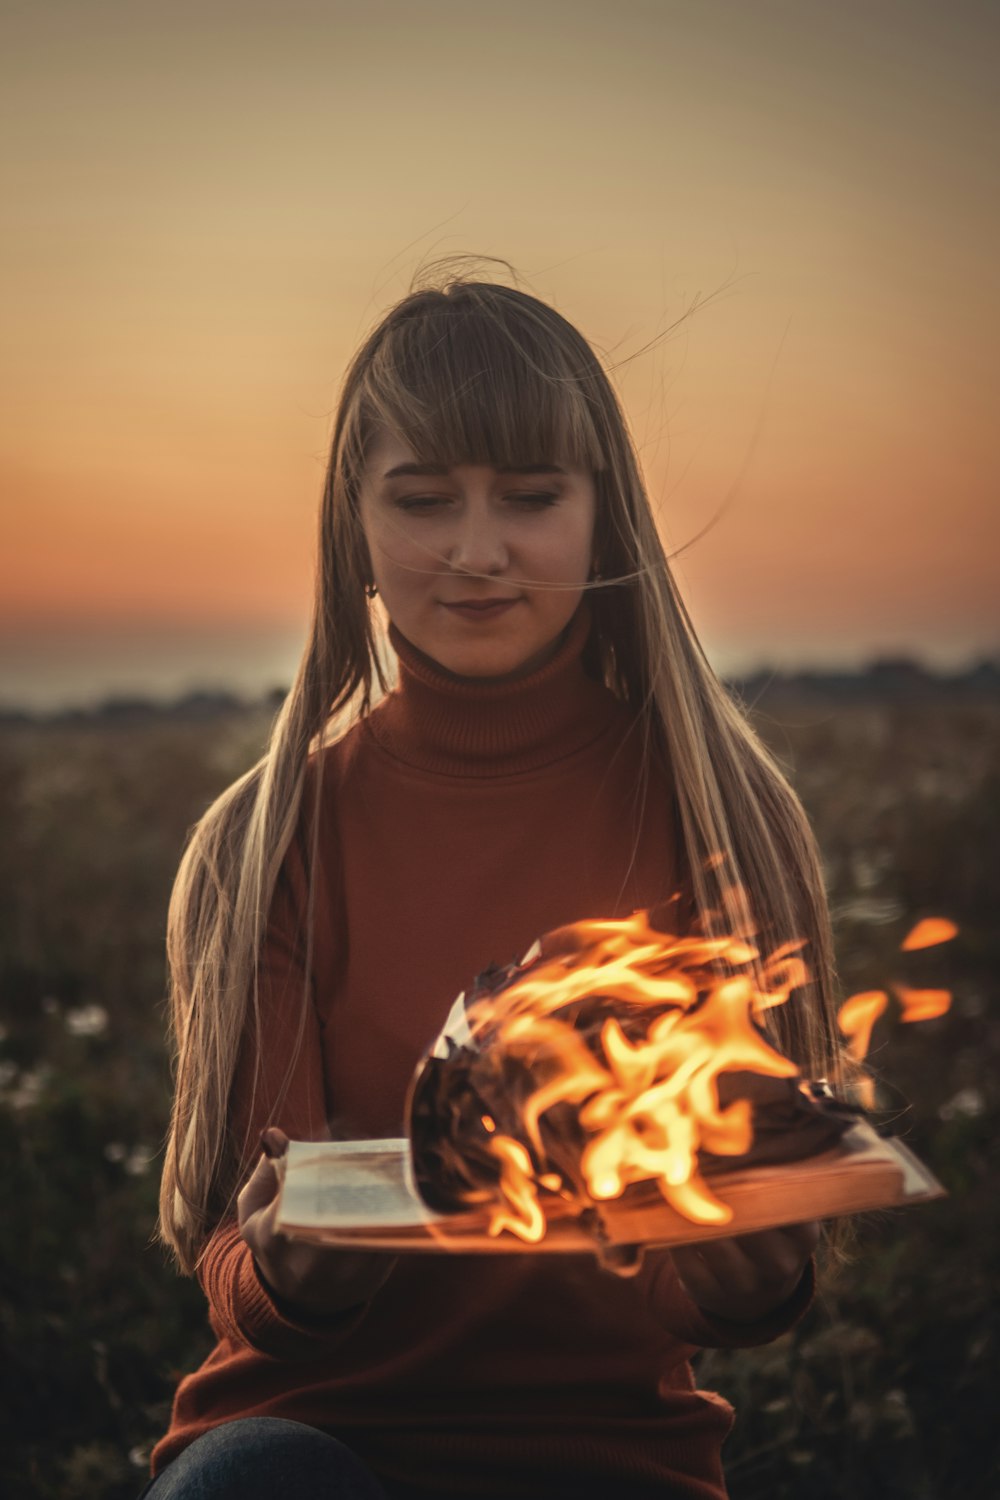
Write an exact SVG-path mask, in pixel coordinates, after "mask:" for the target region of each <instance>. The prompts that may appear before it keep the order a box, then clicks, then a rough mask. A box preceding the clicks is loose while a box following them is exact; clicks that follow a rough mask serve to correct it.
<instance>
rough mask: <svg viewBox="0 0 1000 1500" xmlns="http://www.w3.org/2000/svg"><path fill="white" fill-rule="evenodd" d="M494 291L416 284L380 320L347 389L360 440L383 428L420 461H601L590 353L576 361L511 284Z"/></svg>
mask: <svg viewBox="0 0 1000 1500" xmlns="http://www.w3.org/2000/svg"><path fill="white" fill-rule="evenodd" d="M497 291H498V288H496V287H489V288H486V287H482V288H480V287H478V286H476V285H474V284H471V285H470V284H468V283H466V284H464V285H463V286H462V287H460V288H455V289H454V290H453V292H452V294H451V295H445V294H444V293H440V292H435V293H426V292H425V293H418V294H417V295H416V296H415V297H414V298H413V299H412V303H413V304H414V305H412V306H411V307H410V308H409V309H408V311H407V313H406V315H405V316H400V317H397V318H396V319H393V320H392V321H391V322H390V323H389V324H388V325H387V326H386V327H385V329H384V331H383V336H382V338H381V340H380V342H379V347H378V349H377V351H375V353H374V356H373V358H372V359H371V361H370V363H369V365H368V369H367V371H366V374H365V378H364V380H363V382H362V385H361V389H360V390H359V392H358V406H357V415H358V425H359V427H360V432H359V433H358V438H359V447H360V448H361V449H362V450H366V449H367V448H368V446H369V444H370V442H371V439H372V437H373V436H374V434H375V432H376V431H378V430H387V431H388V432H390V433H392V435H393V436H395V437H397V438H399V439H401V440H402V441H403V442H405V443H406V444H407V446H408V447H410V448H411V449H412V450H413V453H414V455H415V457H416V459H417V461H418V462H420V463H435V464H441V465H443V466H445V467H452V466H454V465H456V464H461V463H466V464H488V465H490V466H491V467H493V468H497V469H499V468H505V467H515V466H519V465H525V464H531V463H543V462H544V463H563V464H566V465H567V466H569V467H573V468H581V469H585V470H587V471H588V472H597V471H598V470H600V469H603V468H604V467H605V463H606V459H605V455H604V453H603V451H602V447H601V444H600V441H599V438H598V432H597V427H596V425H595V422H594V410H593V401H594V398H593V397H588V392H587V389H586V383H587V381H588V380H589V381H593V379H594V369H593V368H583V369H581V368H580V366H581V364H585V365H586V366H588V367H589V366H593V367H595V368H596V361H594V359H593V355H589V359H587V360H586V361H584V360H583V358H582V357H581V353H580V351H578V350H577V349H576V348H575V347H573V346H574V344H575V340H573V341H571V340H569V339H567V338H566V336H565V334H564V333H563V330H562V329H561V328H559V327H558V324H556V325H554V326H553V327H551V328H546V327H541V326H539V321H538V318H537V314H534V313H533V310H532V309H530V308H529V307H528V306H523V307H522V306H521V305H519V304H520V302H521V300H522V299H521V297H520V294H518V293H513V294H511V293H509V291H508V296H507V297H497V296H496V293H497ZM511 297H513V298H514V299H516V300H510V298H511ZM524 300H525V302H526V301H527V299H524ZM556 318H557V319H558V323H563V322H564V320H563V319H561V318H558V314H557V315H556ZM564 326H565V327H566V328H568V329H570V332H571V333H572V332H574V330H572V329H571V328H570V325H568V324H565V325H564ZM587 353H588V354H589V351H587Z"/></svg>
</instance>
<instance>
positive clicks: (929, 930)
mask: <svg viewBox="0 0 1000 1500" xmlns="http://www.w3.org/2000/svg"><path fill="white" fill-rule="evenodd" d="M957 936H958V928H957V927H956V926H955V924H954V922H949V921H948V918H947V917H924V919H923V921H922V922H918V923H917V925H916V927H914V928H913V929H912V930H911V931H910V932H909V933H907V935H906V937H905V938H904V939H903V941H902V942H901V943H900V945H899V946H900V949H901V950H902V952H903V953H910V952H912V951H913V950H914V949H916V948H934V947H936V946H937V944H938V943H948V942H950V941H951V939H952V938H954V937H957Z"/></svg>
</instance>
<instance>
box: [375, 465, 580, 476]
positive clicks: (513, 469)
mask: <svg viewBox="0 0 1000 1500" xmlns="http://www.w3.org/2000/svg"><path fill="white" fill-rule="evenodd" d="M450 472H451V470H450V469H446V468H445V467H444V465H443V464H397V465H396V467H395V468H394V469H387V470H386V471H385V473H384V474H383V476H382V477H383V479H398V478H399V476H400V475H402V474H422V475H423V474H449V473H450ZM497 473H498V474H565V473H566V470H565V469H561V468H560V467H559V465H558V464H510V465H508V466H507V467H505V468H500V469H497Z"/></svg>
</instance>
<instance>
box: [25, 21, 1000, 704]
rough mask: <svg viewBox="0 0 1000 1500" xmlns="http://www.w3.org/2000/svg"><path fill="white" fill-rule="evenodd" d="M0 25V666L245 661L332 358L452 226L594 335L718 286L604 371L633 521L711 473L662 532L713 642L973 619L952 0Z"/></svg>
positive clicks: (306, 572) (992, 240)
mask: <svg viewBox="0 0 1000 1500" xmlns="http://www.w3.org/2000/svg"><path fill="white" fill-rule="evenodd" d="M7 32H8V38H7V41H6V43H5V50H4V61H3V62H2V63H0V70H2V75H0V93H2V95H3V97H4V99H5V101H6V102H5V104H4V106H3V109H4V115H5V125H6V128H5V130H4V131H3V132H2V133H0V136H2V140H3V146H2V151H3V153H4V156H3V161H2V173H3V192H2V195H0V197H2V202H3V205H4V210H5V224H4V226H3V234H2V236H0V287H2V289H3V295H4V297H5V299H6V301H7V307H6V309H5V328H6V335H5V340H4V344H5V350H6V352H5V354H4V355H3V364H2V367H0V397H2V402H3V410H4V412H5V414H6V417H7V421H6V422H5V424H4V433H3V437H2V440H0V476H2V482H3V501H4V504H3V513H4V528H3V543H2V548H0V625H2V627H3V640H2V641H0V702H2V701H6V700H10V699H12V698H13V697H16V696H18V695H20V696H21V697H22V698H23V697H25V696H26V695H27V696H31V695H32V693H34V694H35V696H38V695H39V694H40V693H41V692H42V689H41V687H37V685H38V684H40V683H42V681H43V679H44V681H46V682H48V684H49V689H47V690H50V691H51V692H53V693H54V692H56V688H55V686H54V684H56V683H57V682H58V683H59V684H60V686H59V688H58V691H59V692H60V693H63V694H65V693H67V692H70V691H71V690H72V688H73V686H74V684H75V685H76V686H77V687H78V688H80V690H81V691H82V690H83V686H82V685H86V684H90V685H91V686H92V687H93V689H94V690H95V691H96V690H97V688H98V687H100V686H104V687H108V686H117V687H121V686H123V685H125V684H126V683H128V684H131V685H132V686H134V687H135V688H136V689H139V688H141V687H142V686H143V685H144V684H145V685H147V686H149V687H151V688H152V687H154V686H155V685H156V682H158V681H161V680H162V681H166V677H164V676H163V674H164V673H165V672H167V668H166V667H164V665H163V663H164V662H167V661H170V662H171V663H172V666H171V667H170V671H171V672H173V674H174V675H173V677H172V678H171V679H170V680H171V683H173V682H174V679H175V678H176V681H177V683H178V684H179V683H180V682H181V681H182V680H189V681H190V682H196V681H199V682H200V681H205V680H208V679H213V680H222V678H224V677H226V675H227V674H228V675H229V676H230V677H233V676H234V675H235V676H238V675H240V672H241V671H242V672H243V674H244V675H245V676H246V679H247V681H248V682H250V681H252V680H254V674H255V672H256V674H257V677H258V678H260V677H262V676H264V675H269V676H270V678H271V679H272V680H273V679H274V678H275V677H276V676H280V675H281V673H282V671H284V674H285V676H286V677H287V676H288V674H289V673H290V670H291V667H292V665H293V664H294V660H295V655H296V653H297V650H298V647H299V645H300V644H301V636H302V631H303V629H304V624H305V619H306V612H307V608H308V594H309V591H310V588H311V579H312V556H311V554H312V546H313V528H314V515H315V510H316V505H317V501H318V496H319V488H320V482H321V477H322V469H323V461H324V450H325V446H326V442H327V436H328V432H329V426H330V417H331V412H332V409H333V405H334V402H335V399H336V393H337V388H338V382H339V378H340V376H341V373H342V371H343V369H344V366H345V364H346V362H347V360H348V359H349V358H350V356H351V354H352V353H353V351H354V349H355V347H356V346H357V343H358V342H359V340H360V339H361V337H362V336H363V334H364V333H365V331H366V330H367V329H368V327H369V326H370V325H371V324H372V322H373V321H374V320H375V319H376V318H377V317H378V316H379V315H380V314H381V313H382V312H383V311H384V310H385V308H386V307H387V306H388V305H389V304H390V303H391V302H393V301H394V300H396V299H397V298H398V297H399V296H401V295H402V294H403V293H404V292H405V291H406V290H407V286H408V282H409V277H410V275H411V274H412V272H413V270H414V269H415V267H416V265H417V263H418V261H419V260H420V258H421V257H427V256H431V255H434V254H442V253H448V252H454V251H460V250H470V251H479V252H482V253H485V254H495V255H499V256H503V257H505V258H507V259H508V260H510V261H512V262H513V263H514V265H515V266H516V267H517V268H518V270H519V271H520V272H521V274H522V275H523V276H524V277H525V278H527V281H528V283H529V285H530V287H531V288H532V289H534V290H535V291H536V292H537V293H538V294H539V295H541V296H543V297H545V298H547V299H548V300H550V301H552V302H554V303H555V305H556V306H558V307H559V309H560V310H561V311H562V312H563V313H565V314H566V315H567V316H568V317H569V318H570V319H571V320H572V321H574V322H575V323H576V324H577V325H578V326H579V327H580V328H581V330H582V331H583V332H584V333H585V334H586V335H587V336H588V337H589V338H590V339H591V340H592V341H593V342H594V343H595V345H596V346H597V347H598V348H599V350H602V351H605V352H606V353H607V354H608V357H609V359H610V360H611V361H612V362H615V361H620V360H622V359H625V358H627V357H628V356H629V355H630V354H631V353H633V352H634V351H635V350H637V349H639V348H640V346H642V345H644V344H646V343H647V342H648V341H649V340H650V339H651V338H652V337H653V336H654V335H655V334H656V332H657V331H658V330H659V329H661V328H663V327H665V326H666V325H667V324H669V323H670V322H672V321H673V320H674V319H676V318H677V317H678V316H679V315H680V314H681V313H682V312H683V311H684V310H685V308H686V307H688V306H689V305H690V303H691V302H692V300H693V299H695V298H696V297H697V296H698V295H699V294H701V295H702V296H707V295H708V294H709V293H711V292H713V291H715V290H717V289H720V288H724V289H725V290H724V291H723V293H722V295H720V296H718V297H717V298H715V299H714V300H710V301H709V302H708V303H707V304H706V305H705V306H704V307H703V308H702V310H701V311H700V312H698V313H697V314H696V315H695V316H694V317H693V318H692V319H691V320H690V321H689V322H688V323H687V325H686V326H685V328H684V330H683V332H682V333H680V334H678V335H675V336H674V337H673V338H671V339H670V340H669V341H668V342H666V343H665V344H663V345H661V346H659V347H658V348H657V349H656V350H655V351H654V352H653V353H647V354H645V355H641V356H640V357H638V358H637V359H635V360H634V361H632V362H630V363H629V364H628V365H627V366H625V367H624V368H621V369H619V370H618V372H617V374H616V375H615V379H616V381H617V383H618V385H619V389H620V390H621V392H622V395H623V397H624V400H625V403H626V407H627V410H628V414H629V419H630V422H631V425H632V429H633V432H634V434H635V436H636V439H637V441H638V443H639V446H640V453H641V458H642V462H643V465H644V468H645V472H646V475H647V478H648V480H649V484H650V489H651V493H652V495H653V497H654V500H655V502H656V504H657V507H658V510H659V513H660V515H661V517H662V526H663V532H664V535H665V537H666V538H667V540H668V542H669V544H670V545H671V546H674V547H679V546H682V545H683V543H684V542H685V541H687V540H688V539H689V538H690V537H691V536H693V535H694V534H695V533H697V532H698V531H699V530H700V529H701V528H702V527H703V526H704V525H705V524H706V522H708V521H709V520H710V519H711V518H712V517H713V516H714V515H715V514H716V512H717V511H719V509H720V507H722V513H721V514H720V515H719V517H718V520H717V522H716V524H715V525H714V527H713V529H712V530H711V531H710V532H709V534H708V535H707V536H705V537H704V538H703V539H702V540H701V541H699V542H698V543H697V544H696V545H695V546H694V547H692V548H691V549H690V550H688V551H687V552H685V553H684V555H683V558H682V559H680V560H679V563H678V566H679V570H680V576H681V579H682V582H683V584H684V587H685V589H686V592H687V594H688V596H689V599H690V602H691V605H692V609H693V611H694V615H695V620H696V623H697V624H698V625H699V628H700V629H701V631H702V634H703V637H704V639H705V642H706V645H707V646H708V648H709V651H710V653H711V654H712V656H713V658H714V659H715V660H716V661H717V663H718V664H719V666H720V667H721V668H723V669H724V670H731V669H733V668H736V667H741V666H749V665H753V664H756V663H760V662H763V661H770V662H801V661H806V660H814V661H831V662H832V661H859V660H864V659H865V658H866V657H869V656H871V655H873V654H875V653H878V652H885V651H900V650H905V651H911V652H915V653H919V654H921V655H923V656H925V657H926V658H927V659H928V660H930V661H932V662H940V663H942V664H944V663H947V662H956V661H962V660H965V659H968V658H969V657H970V656H973V655H976V654H986V653H990V654H992V653H995V652H996V651H997V650H998V649H1000V628H998V627H1000V621H998V610H997V604H996V596H997V594H998V593H1000V590H998V588H997V577H996V573H997V569H996V557H997V555H998V552H997V542H998V540H1000V538H998V531H1000V524H998V519H997V517H998V514H1000V506H998V503H997V500H998V495H997V489H998V487H997V477H998V469H1000V463H998V457H997V445H996V439H995V436H994V428H995V420H996V419H995V406H996V393H997V389H998V382H997V375H998V369H997V365H998V358H997V345H998V339H997V332H998V321H997V316H996V314H997V281H996V274H995V264H996V259H997V254H998V248H1000V246H998V234H997V219H998V207H997V201H998V200H997V194H996V181H997V165H998V163H997V156H998V145H997V143H998V141H1000V130H998V124H1000V122H998V119H997V114H998V111H997V107H996V104H995V102H994V101H995V93H996V90H995V87H994V83H995V77H996V75H997V68H998V63H1000V56H998V54H1000V47H998V41H1000V22H998V18H997V12H996V10H995V9H994V8H993V7H991V6H987V5H984V4H981V3H974V0H958V3H952V4H949V6H947V7H945V6H943V5H940V4H937V3H934V0H927V3H924V0H879V3H878V4H876V5H871V4H870V3H867V0H841V3H838V4H837V5H836V6H834V5H830V4H828V3H826V0H785V3H776V0H771V3H764V0H762V3H759V4H756V3H755V4H746V3H744V0H704V3H703V0H685V3H680V0H618V3H616V4H615V5H614V6H609V5H607V4H606V3H605V0H599V3H590V0H582V3H581V0H576V3H573V4H570V3H569V0H566V3H553V0H549V3H546V0H533V3H530V4H529V3H525V0H510V3H506V4H505V6H504V7H503V10H502V13H501V12H497V13H493V12H492V9H491V10H490V11H487V9H486V8H480V7H470V6H469V5H468V4H467V3H465V0H462V3H457V0H456V3H435V0H425V3H423V4H422V5H420V6H411V5H408V4H403V3H399V0H381V3H378V0H374V3H372V0H369V3H367V4H366V5H365V6H364V7H360V6H355V5H347V4H338V3H331V0H310V3H301V0H288V3H286V4H284V5H282V6H281V7H278V6H276V5H271V4H265V3H263V0H214V3H213V0H203V3H200V4H194V3H190V0H184V3H175V4H171V5H169V6H168V5H166V4H160V5H156V4H153V5H150V6H142V7H136V6H128V5H126V4H124V3H118V0H116V3H108V0H88V4H87V5H86V6H78V5H74V4H71V3H69V0H62V3H53V0H38V3H36V4H34V5H32V6H30V7H28V6H24V7H21V14H20V15H19V16H18V17H16V18H15V19H14V20H13V21H12V22H11V23H10V24H9V25H8V26H7ZM727 497H728V503H727ZM241 643H242V644H241ZM116 662H117V666H116V665H115V663H116ZM157 663H159V665H157ZM123 664H124V665H123ZM158 674H159V675H158ZM168 675H169V673H168ZM33 684H34V685H35V686H33ZM36 687H37V692H36Z"/></svg>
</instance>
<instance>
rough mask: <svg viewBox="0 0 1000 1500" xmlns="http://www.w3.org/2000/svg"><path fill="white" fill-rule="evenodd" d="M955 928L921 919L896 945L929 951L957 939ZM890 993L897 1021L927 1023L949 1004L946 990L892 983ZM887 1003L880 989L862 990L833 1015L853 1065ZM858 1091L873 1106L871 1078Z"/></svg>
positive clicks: (940, 920)
mask: <svg viewBox="0 0 1000 1500" xmlns="http://www.w3.org/2000/svg"><path fill="white" fill-rule="evenodd" d="M957 935H958V928H957V927H956V926H955V923H954V922H951V921H949V920H948V918H947V917H924V918H923V920H922V921H920V922H918V923H917V924H916V926H915V927H912V928H911V929H910V931H909V932H908V933H907V935H906V937H905V938H904V939H903V941H902V943H901V944H900V950H901V951H902V952H904V953H909V952H914V951H916V950H918V949H921V948H933V947H936V946H937V944H938V943H947V942H950V941H951V939H952V938H954V937H957ZM891 989H892V992H893V994H894V995H895V996H896V999H897V1000H898V1001H899V1003H900V1006H901V1008H902V1014H901V1016H900V1020H901V1021H930V1020H933V1019H934V1017H935V1016H943V1015H944V1013H945V1011H946V1010H948V1008H949V1006H950V1005H951V991H950V990H925V989H911V988H910V987H909V986H908V985H905V984H893V985H892V986H891ZM888 1003H889V997H888V996H887V995H886V993H885V991H884V990H865V991H863V992H862V993H860V994H857V995H851V996H850V997H849V999H847V1000H845V1001H844V1003H843V1005H842V1006H841V1007H840V1009H839V1011H838V1012H837V1024H838V1026H839V1027H840V1030H841V1031H842V1032H843V1034H844V1036H846V1037H847V1038H848V1039H849V1040H848V1045H847V1050H848V1052H849V1053H850V1055H851V1056H852V1057H853V1058H854V1059H855V1061H856V1062H862V1061H863V1060H864V1059H865V1058H866V1057H867V1056H868V1048H869V1047H870V1046H871V1036H872V1027H873V1026H874V1025H875V1022H876V1021H877V1020H878V1018H879V1016H881V1015H882V1014H883V1013H884V1011H885V1009H886V1006H887V1005H888ZM858 1092H859V1093H860V1095H861V1099H862V1102H863V1103H864V1104H865V1105H866V1106H867V1108H868V1109H873V1108H874V1107H875V1085H874V1082H873V1080H872V1079H871V1078H869V1077H862V1078H861V1079H860V1080H859V1082H858Z"/></svg>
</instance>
